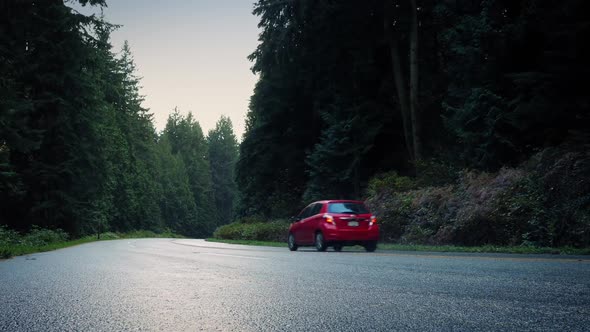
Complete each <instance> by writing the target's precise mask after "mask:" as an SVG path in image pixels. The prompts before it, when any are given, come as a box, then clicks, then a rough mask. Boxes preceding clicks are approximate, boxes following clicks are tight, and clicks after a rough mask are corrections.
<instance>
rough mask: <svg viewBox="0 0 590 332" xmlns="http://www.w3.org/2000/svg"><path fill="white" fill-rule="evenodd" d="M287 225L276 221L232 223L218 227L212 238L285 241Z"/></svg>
mask: <svg viewBox="0 0 590 332" xmlns="http://www.w3.org/2000/svg"><path fill="white" fill-rule="evenodd" d="M288 230H289V223H287V222H285V221H281V220H276V221H272V222H268V223H264V222H257V223H240V222H234V223H231V224H228V225H224V226H220V227H219V228H217V229H216V230H215V232H214V233H213V237H215V238H218V239H224V240H256V241H275V242H284V241H287V233H288Z"/></svg>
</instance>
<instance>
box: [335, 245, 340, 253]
mask: <svg viewBox="0 0 590 332" xmlns="http://www.w3.org/2000/svg"><path fill="white" fill-rule="evenodd" d="M334 251H338V252H340V251H342V245H341V244H335V245H334Z"/></svg>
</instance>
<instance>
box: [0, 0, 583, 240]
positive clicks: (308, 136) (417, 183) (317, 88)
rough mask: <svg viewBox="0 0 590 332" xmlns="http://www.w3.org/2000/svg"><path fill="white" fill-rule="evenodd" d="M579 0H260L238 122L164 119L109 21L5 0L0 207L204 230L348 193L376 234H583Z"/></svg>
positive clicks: (291, 211)
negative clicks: (375, 219)
mask: <svg viewBox="0 0 590 332" xmlns="http://www.w3.org/2000/svg"><path fill="white" fill-rule="evenodd" d="M78 2H79V3H80V4H82V5H93V6H105V5H106V3H105V0H78ZM589 7H590V4H589V3H588V1H584V0H564V1H560V2H555V1H549V0H444V1H434V0H408V1H401V0H390V1H384V0H366V1H336V0H297V1H289V0H286V1H277V0H258V1H256V2H255V3H254V4H253V14H254V15H256V16H257V17H258V18H259V22H260V23H259V28H260V35H259V45H258V47H257V48H256V49H255V50H253V52H252V54H251V55H250V57H249V59H250V60H251V62H252V71H253V73H254V74H256V75H258V78H259V79H258V82H257V84H256V86H255V89H254V91H253V95H252V97H251V99H250V105H249V110H248V113H247V119H246V128H245V130H246V131H245V134H244V137H243V139H242V140H241V142H238V140H237V138H236V137H235V135H234V133H233V128H232V124H231V121H230V120H229V118H227V117H221V118H220V120H219V122H218V124H217V127H216V128H215V129H214V130H212V131H210V132H209V133H208V134H207V135H205V133H203V131H202V129H201V127H200V125H199V123H198V121H197V120H196V115H191V114H189V115H188V116H183V115H182V113H181V112H179V111H178V110H175V111H174V112H173V113H172V114H171V115H170V117H169V119H168V122H167V124H166V127H165V129H164V130H163V131H162V132H157V131H156V130H155V128H154V124H153V121H152V118H151V115H150V111H149V110H147V109H145V108H143V107H142V100H143V99H142V96H141V94H140V93H139V85H140V83H139V79H138V73H136V69H135V65H134V62H133V55H132V53H131V50H130V47H129V45H127V44H126V45H125V46H124V47H123V49H122V50H113V49H112V47H111V45H110V42H109V35H110V33H111V32H112V31H113V29H116V26H115V25H112V24H110V23H108V22H106V21H105V20H104V19H103V18H99V17H95V16H85V15H82V14H80V13H77V12H76V11H73V10H71V9H70V8H69V7H67V6H66V5H65V4H64V3H63V1H62V0H51V1H49V0H48V1H41V2H33V1H3V2H1V3H0V28H1V29H0V112H1V113H0V202H1V203H0V209H1V213H0V225H6V226H7V227H9V228H13V229H16V230H19V231H26V230H28V229H30V228H31V226H33V225H36V226H39V227H45V228H60V229H63V230H65V231H66V232H68V233H70V234H73V235H75V236H77V235H84V234H91V233H94V232H100V231H104V230H112V231H127V230H138V229H146V230H153V231H165V230H170V231H174V232H177V233H180V234H184V235H187V236H193V237H204V236H208V235H210V234H212V232H213V231H214V230H215V229H216V228H218V226H220V225H224V224H228V223H230V222H232V221H235V220H242V221H245V223H248V221H247V220H256V221H261V222H263V223H264V222H268V221H274V220H277V219H285V218H288V217H289V216H292V215H295V214H297V213H298V211H300V210H301V208H302V207H304V206H305V205H307V204H308V203H310V202H311V201H314V200H317V199H328V198H331V199H340V198H346V199H363V200H366V202H367V204H368V205H369V206H370V207H371V208H372V209H373V210H374V212H375V213H376V214H377V215H378V216H379V218H380V220H381V223H382V229H383V240H384V241H391V242H406V243H434V244H466V245H477V244H500V245H521V244H532V245H542V246H575V247H587V246H590V155H589V151H590V149H589V145H590V133H589V132H588V129H587V128H588V126H589V125H590V112H589V108H590V100H589V96H588V92H587V86H588V84H587V83H584V82H587V80H588V79H587V77H588V76H589V75H590V67H589V62H590V44H589V43H588V42H587V40H590V21H589V20H588V18H587V13H588V10H589V9H590V8H589ZM56 41H59V42H56ZM275 224H276V223H273V225H275Z"/></svg>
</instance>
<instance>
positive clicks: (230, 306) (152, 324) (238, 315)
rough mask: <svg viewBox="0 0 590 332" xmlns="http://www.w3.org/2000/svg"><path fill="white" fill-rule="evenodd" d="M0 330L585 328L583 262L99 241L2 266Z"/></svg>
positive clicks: (587, 269) (589, 293)
mask: <svg viewBox="0 0 590 332" xmlns="http://www.w3.org/2000/svg"><path fill="white" fill-rule="evenodd" d="M345 250H346V249H345ZM0 330H1V331H151V330H159V331H200V330H203V331H516V330H518V331H590V260H589V259H588V258H587V257H561V256H557V257H555V256H553V257H552V256H525V255H473V254H428V253H407V252H406V253H404V252H384V251H379V250H378V251H377V252H375V253H365V252H362V251H356V252H350V251H349V252H341V253H336V252H330V251H329V252H324V253H318V252H315V251H313V250H311V249H303V250H302V249H300V250H299V251H297V252H289V251H288V250H287V249H286V248H284V249H283V248H268V247H251V246H238V245H227V244H219V243H209V242H205V241H203V240H184V239H182V240H179V239H145V240H144V239H142V240H118V241H105V242H96V243H90V244H85V245H81V246H77V247H73V248H68V249H62V250H57V251H53V252H48V253H40V254H34V255H28V256H22V257H17V258H14V259H10V260H5V261H0Z"/></svg>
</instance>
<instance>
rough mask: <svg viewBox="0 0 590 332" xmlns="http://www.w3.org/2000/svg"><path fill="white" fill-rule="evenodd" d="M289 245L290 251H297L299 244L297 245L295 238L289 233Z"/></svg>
mask: <svg viewBox="0 0 590 332" xmlns="http://www.w3.org/2000/svg"><path fill="white" fill-rule="evenodd" d="M287 244H288V245H289V250H291V251H295V250H297V243H295V236H294V235H293V234H291V233H289V239H288V240H287Z"/></svg>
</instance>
